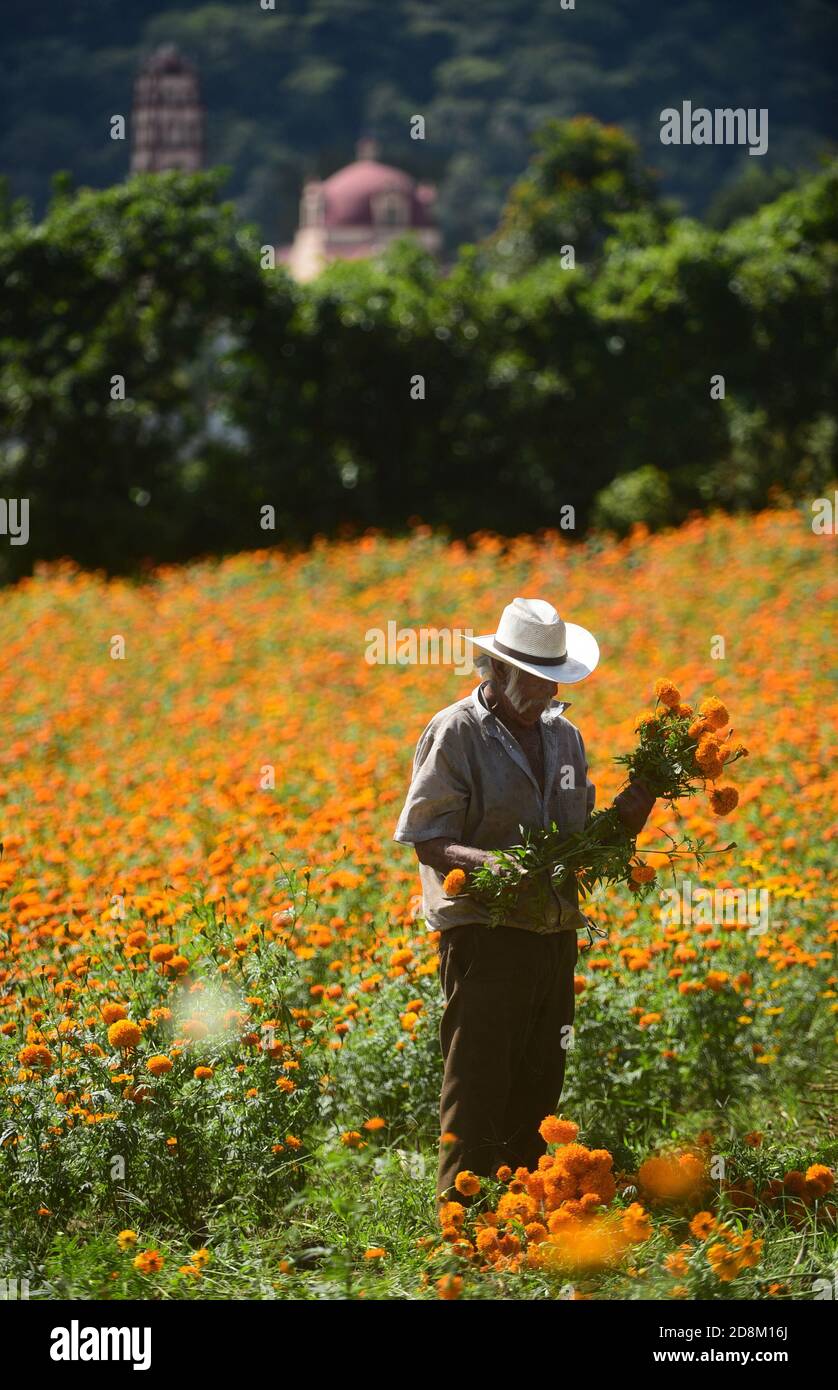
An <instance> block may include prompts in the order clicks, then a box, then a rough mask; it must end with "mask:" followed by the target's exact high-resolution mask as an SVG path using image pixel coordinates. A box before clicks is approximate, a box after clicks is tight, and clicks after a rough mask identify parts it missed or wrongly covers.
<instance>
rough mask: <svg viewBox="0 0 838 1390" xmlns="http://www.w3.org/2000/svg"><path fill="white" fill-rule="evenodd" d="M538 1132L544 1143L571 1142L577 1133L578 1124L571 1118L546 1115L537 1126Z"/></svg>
mask: <svg viewBox="0 0 838 1390" xmlns="http://www.w3.org/2000/svg"><path fill="white" fill-rule="evenodd" d="M538 1132H539V1134H540V1135H541V1137H542V1139H543V1140H544V1142H545V1144H572V1143H573V1141H574V1139H575V1138H576V1136H577V1134H578V1133H579V1126H578V1125H576V1124H574V1123H573V1121H572V1120H562V1119H559V1117H558V1116H557V1115H546V1116H545V1118H544V1119H543V1120H542V1121H541V1124H540V1125H539V1126H538Z"/></svg>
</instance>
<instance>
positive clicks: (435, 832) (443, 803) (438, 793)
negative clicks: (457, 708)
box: [393, 725, 470, 845]
mask: <svg viewBox="0 0 838 1390" xmlns="http://www.w3.org/2000/svg"><path fill="white" fill-rule="evenodd" d="M469 795H470V794H469V785H468V780H467V774H466V769H465V766H464V764H463V759H462V749H461V747H460V746H459V741H458V738H457V734H456V731H455V730H452V729H443V730H442V731H440V732H437V731H436V730H434V729H433V726H432V725H429V726H428V728H427V729H426V730H425V731H424V733H423V734H422V737H421V738H420V739H419V743H418V744H417V746H416V753H415V756H414V759H413V777H412V780H411V783H410V788H409V790H408V793H407V800H406V801H405V803H404V806H403V808H402V813H401V815H400V816H399V821H398V825H397V826H396V830H395V834H394V835H393V839H394V840H398V841H399V843H400V844H405V845H418V844H421V843H422V841H423V840H435V839H436V838H437V837H438V836H445V838H446V839H450V840H461V839H462V836H463V831H464V827H465V819H466V812H467V810H468V805H469Z"/></svg>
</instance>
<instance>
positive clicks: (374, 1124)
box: [364, 1115, 387, 1130]
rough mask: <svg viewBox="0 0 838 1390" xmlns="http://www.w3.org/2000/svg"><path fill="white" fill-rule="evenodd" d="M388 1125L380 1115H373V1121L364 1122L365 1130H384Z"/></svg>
mask: <svg viewBox="0 0 838 1390" xmlns="http://www.w3.org/2000/svg"><path fill="white" fill-rule="evenodd" d="M386 1125H387V1121H386V1120H383V1119H382V1118H381V1116H380V1115H373V1116H372V1118H371V1119H369V1120H364V1129H368V1130H375V1129H384V1128H385V1127H386Z"/></svg>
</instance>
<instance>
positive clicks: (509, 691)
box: [492, 662, 559, 724]
mask: <svg viewBox="0 0 838 1390" xmlns="http://www.w3.org/2000/svg"><path fill="white" fill-rule="evenodd" d="M492 669H493V674H494V678H495V684H496V685H497V687H498V688H499V689H500V691H501V693H502V695H503V696H505V697H506V699H507V701H508V702H509V704H510V706H511V707H512V711H513V713H514V714H515V716H516V718H518V719H520V721H521V723H522V724H537V723H538V721H539V719H540V718H541V716H542V714H543V713H544V711H545V710H546V709H547V707H548V705H549V704H550V701H551V700H553V699H554V698H555V696H556V693H557V691H558V689H559V687H558V685H557V684H556V682H555V681H548V680H545V679H544V677H543V676H533V675H531V674H530V672H529V671H522V670H521V669H520V667H519V666H508V665H507V664H506V663H505V662H501V663H499V662H495V663H494V664H493V668H492Z"/></svg>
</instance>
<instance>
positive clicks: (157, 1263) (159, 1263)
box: [133, 1250, 163, 1274]
mask: <svg viewBox="0 0 838 1390" xmlns="http://www.w3.org/2000/svg"><path fill="white" fill-rule="evenodd" d="M133 1263H134V1268H135V1269H136V1270H139V1272H140V1274H159V1272H160V1270H161V1269H162V1268H163V1256H162V1255H161V1254H160V1251H159V1250H141V1251H140V1253H139V1255H135V1256H134V1261H133Z"/></svg>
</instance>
